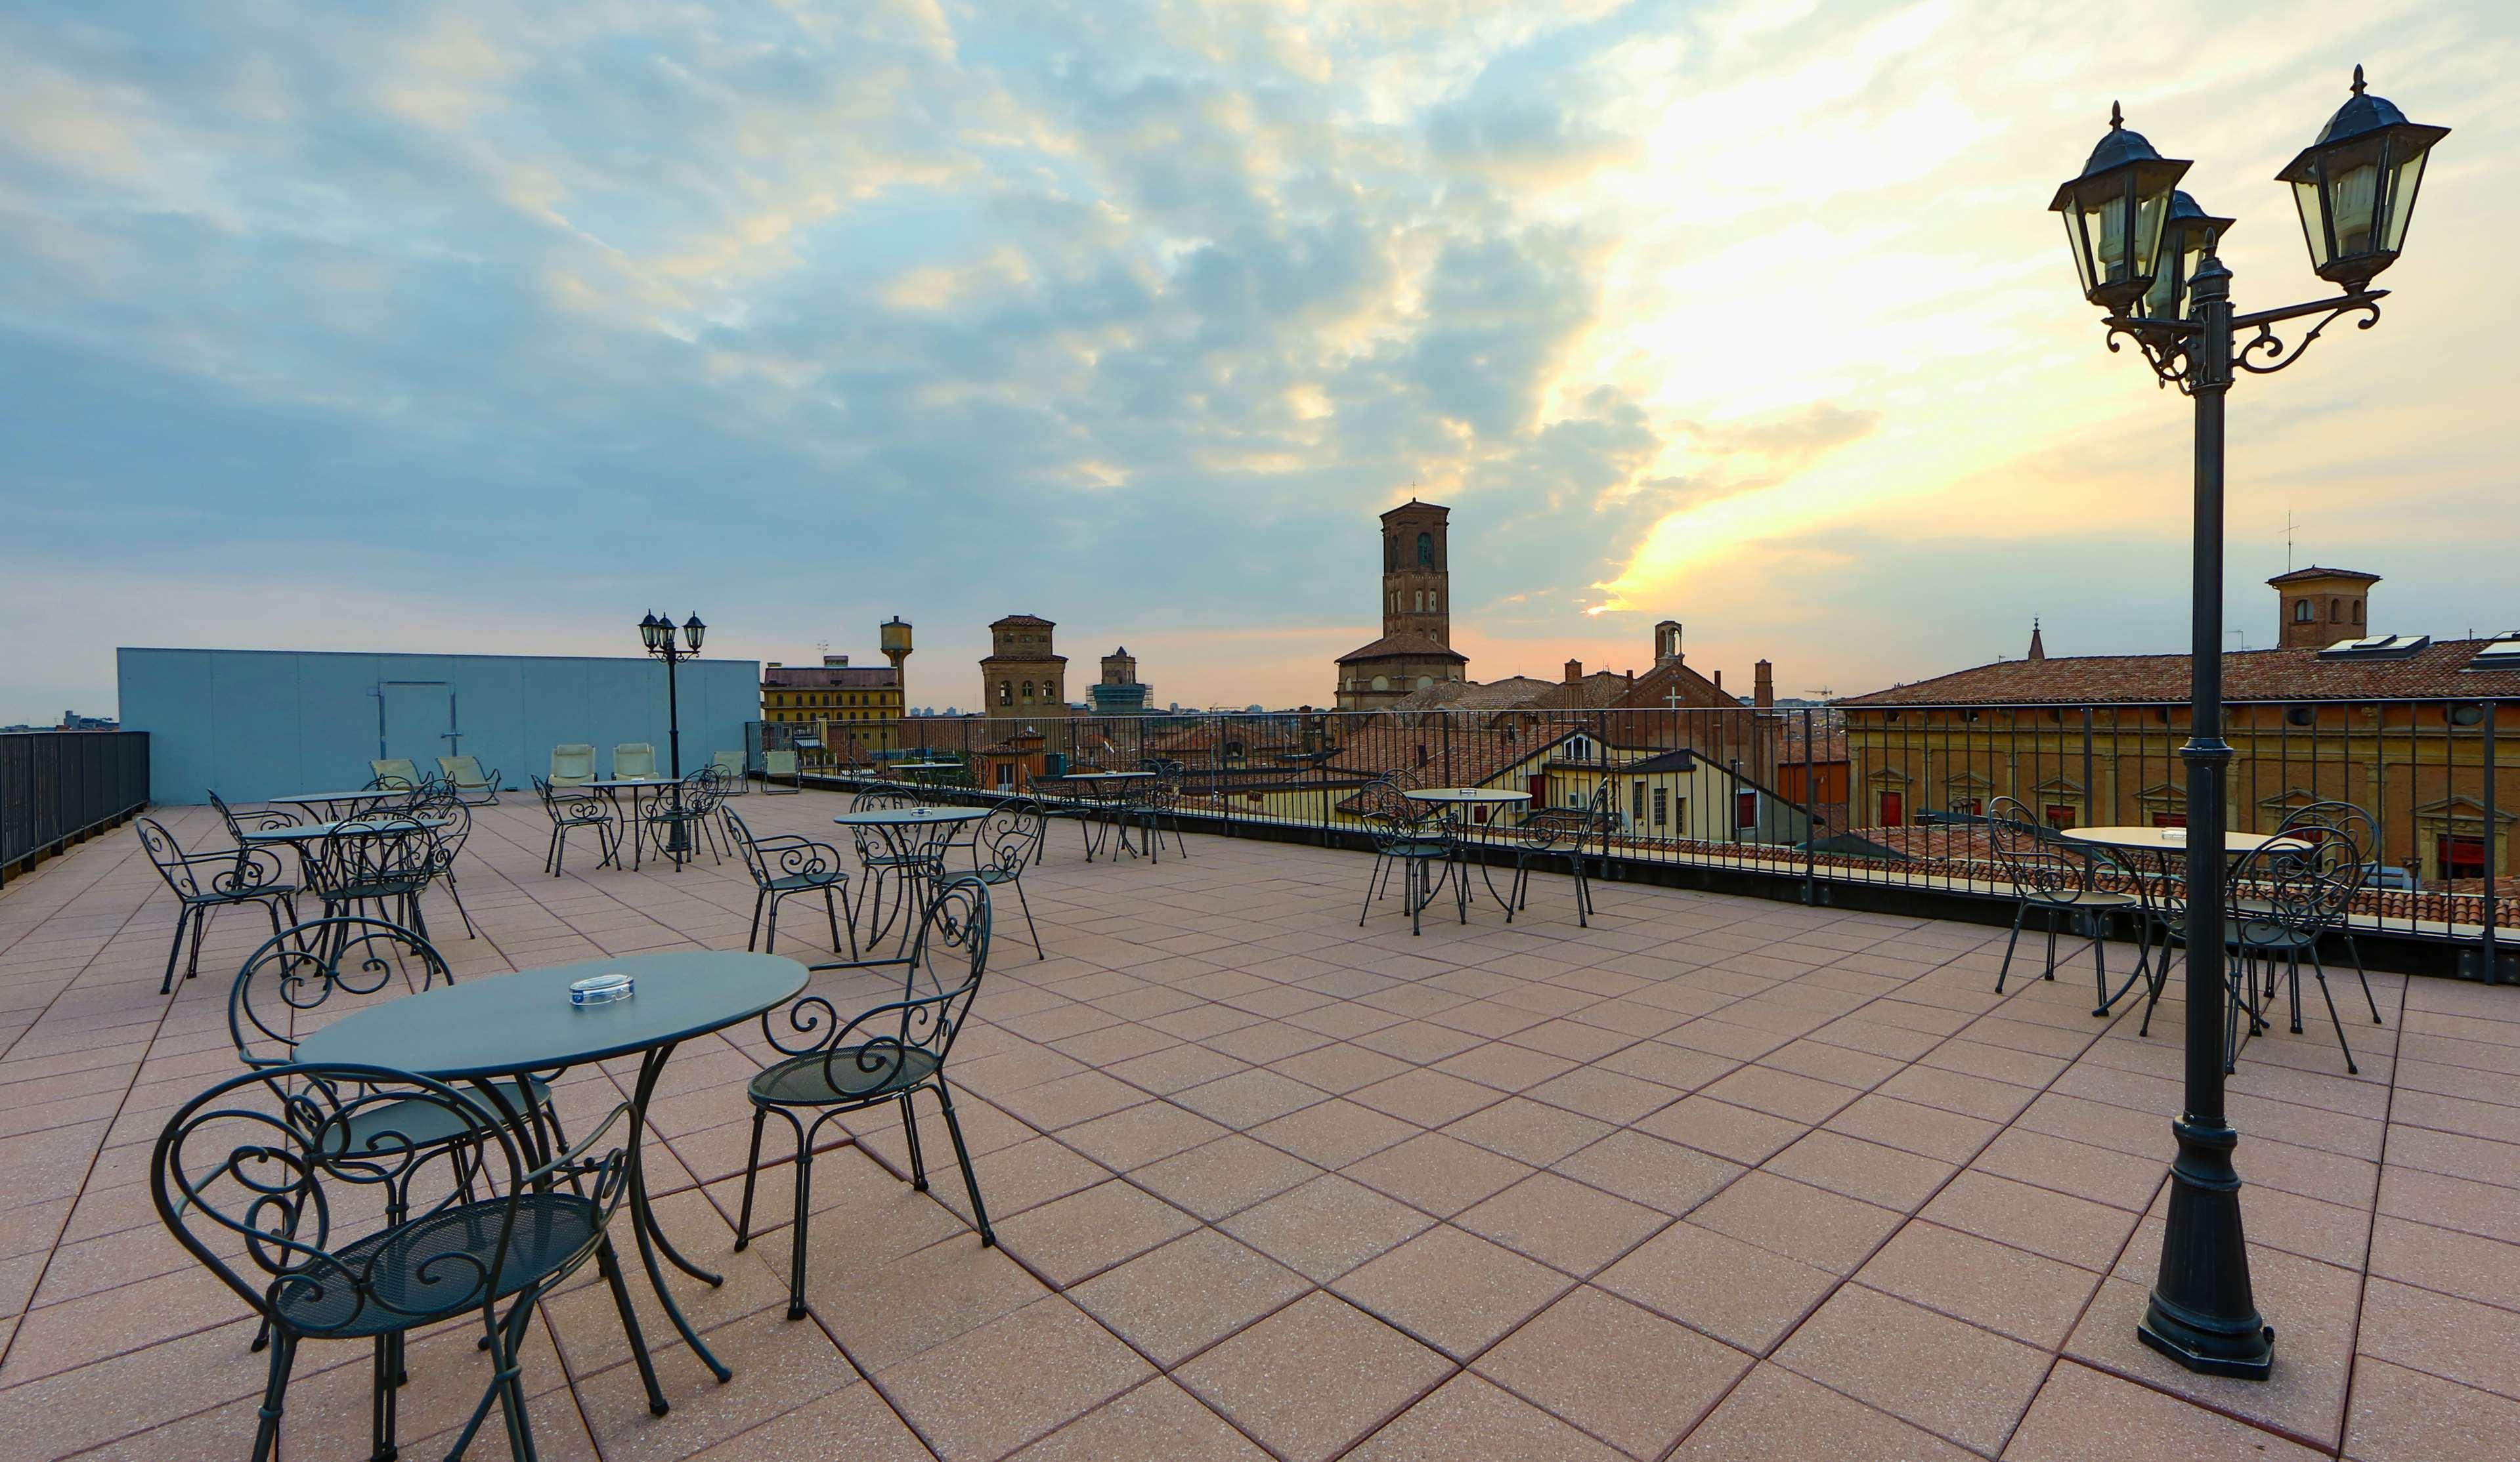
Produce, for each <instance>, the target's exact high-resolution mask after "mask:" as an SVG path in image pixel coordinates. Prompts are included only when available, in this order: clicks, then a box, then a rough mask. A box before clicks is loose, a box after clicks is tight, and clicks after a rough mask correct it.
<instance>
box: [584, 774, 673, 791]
mask: <svg viewBox="0 0 2520 1462" xmlns="http://www.w3.org/2000/svg"><path fill="white" fill-rule="evenodd" d="M577 785H579V786H581V787H604V788H606V789H607V790H610V789H614V788H620V787H678V786H681V785H682V778H680V777H678V776H607V777H606V778H605V779H603V780H602V781H581V782H579V783H577Z"/></svg>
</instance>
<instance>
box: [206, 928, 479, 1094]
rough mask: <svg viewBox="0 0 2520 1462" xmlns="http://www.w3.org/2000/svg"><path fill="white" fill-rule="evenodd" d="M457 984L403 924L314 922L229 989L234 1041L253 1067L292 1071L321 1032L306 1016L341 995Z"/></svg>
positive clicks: (241, 973)
mask: <svg viewBox="0 0 2520 1462" xmlns="http://www.w3.org/2000/svg"><path fill="white" fill-rule="evenodd" d="M454 983H455V976H454V974H453V973H452V972H451V971H450V970H448V968H447V967H446V958H445V956H444V955H442V954H440V953H437V948H436V946H434V945H432V944H430V943H429V942H428V941H427V940H426V939H423V938H421V937H420V936H419V935H418V934H415V933H413V932H412V931H411V930H409V929H406V928H404V927H403V926H402V925H400V924H395V923H388V922H387V921H385V920H383V919H375V918H366V917H362V916H358V915H344V916H340V917H336V918H323V919H314V920H311V921H309V922H307V923H303V924H299V925H298V926H296V927H295V928H293V929H289V930H286V931H284V932H282V933H279V934H275V935H273V936H272V937H271V938H269V939H267V940H265V941H263V943H262V947H261V948H260V949H257V950H255V951H254V952H253V953H251V954H249V955H248V956H246V961H245V964H244V967H242V968H241V969H239V970H238V971H237V978H236V984H235V985H234V986H233V987H231V988H230V989H229V991H228V1035H229V1037H230V1038H231V1039H233V1040H234V1041H236V1048H237V1055H238V1057H239V1058H240V1059H242V1060H243V1061H244V1062H245V1064H246V1065H248V1066H253V1067H268V1066H286V1065H288V1064H290V1063H291V1062H293V1061H294V1060H296V1059H297V1041H298V1039H299V1038H300V1037H301V1036H303V1035H305V1034H306V1033H307V1031H309V1030H311V1029H313V1027H312V1026H308V1025H305V1024H304V1021H305V1018H306V1013H307V1012H309V1011H314V1010H321V1009H323V1008H324V1007H325V1006H326V1005H328V1004H330V1003H331V1002H332V1001H333V999H334V997H341V998H342V999H344V1000H347V1001H350V1002H352V1003H356V1002H358V1001H360V1000H364V999H369V998H373V997H377V996H379V995H382V993H383V992H384V991H385V990H386V988H387V987H389V986H397V985H398V986H399V987H400V988H401V993H402V994H410V995H417V994H419V993H420V992H422V991H425V990H434V989H436V988H437V987H438V986H440V985H452V984H454ZM334 1013H335V1012H331V1011H327V1012H326V1014H327V1018H328V1019H329V1018H330V1017H331V1016H332V1015H333V1014H334Z"/></svg>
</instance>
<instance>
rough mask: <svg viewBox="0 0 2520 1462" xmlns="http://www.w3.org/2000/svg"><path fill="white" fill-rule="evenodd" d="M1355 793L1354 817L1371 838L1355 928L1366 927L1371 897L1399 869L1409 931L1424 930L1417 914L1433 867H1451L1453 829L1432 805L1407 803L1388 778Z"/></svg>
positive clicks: (1434, 875)
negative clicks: (1370, 867) (1370, 857)
mask: <svg viewBox="0 0 2520 1462" xmlns="http://www.w3.org/2000/svg"><path fill="white" fill-rule="evenodd" d="M1356 795H1357V798H1358V801H1359V804H1360V805H1359V807H1358V811H1357V816H1358V819H1359V820H1362V821H1363V822H1364V823H1365V829H1366V833H1367V835H1368V836H1370V837H1372V838H1373V872H1371V873H1370V874H1368V875H1367V877H1366V882H1365V906H1364V907H1363V908H1360V909H1358V910H1357V915H1356V926H1357V927H1358V928H1360V929H1362V928H1364V927H1365V920H1366V916H1367V915H1368V914H1371V913H1372V912H1373V901H1374V900H1376V899H1379V898H1381V897H1382V895H1383V894H1384V893H1385V892H1386V891H1387V890H1388V889H1389V888H1390V885H1391V870H1392V869H1393V868H1395V867H1397V868H1399V869H1401V870H1402V877H1401V884H1400V887H1401V894H1402V897H1403V898H1404V899H1405V900H1406V902H1407V903H1408V905H1409V932H1410V933H1411V934H1418V933H1422V932H1423V926H1422V918H1421V916H1422V915H1423V914H1424V913H1425V910H1426V906H1427V905H1429V904H1431V903H1433V902H1434V900H1435V890H1436V888H1437V887H1438V886H1439V884H1438V878H1439V874H1438V871H1437V870H1438V869H1444V868H1449V867H1450V866H1451V860H1452V856H1453V836H1452V832H1451V830H1450V828H1449V827H1448V826H1447V824H1446V823H1445V821H1444V820H1443V819H1442V818H1441V817H1439V816H1437V814H1436V809H1435V807H1434V805H1433V804H1431V803H1421V802H1412V801H1410V800H1409V798H1408V797H1406V796H1404V795H1403V794H1402V792H1401V789H1400V784H1399V783H1398V782H1395V781H1392V780H1390V779H1388V778H1385V779H1383V780H1380V781H1374V782H1369V783H1367V784H1366V785H1365V787H1364V788H1362V789H1361V790H1359V791H1358V792H1357V794H1356Z"/></svg>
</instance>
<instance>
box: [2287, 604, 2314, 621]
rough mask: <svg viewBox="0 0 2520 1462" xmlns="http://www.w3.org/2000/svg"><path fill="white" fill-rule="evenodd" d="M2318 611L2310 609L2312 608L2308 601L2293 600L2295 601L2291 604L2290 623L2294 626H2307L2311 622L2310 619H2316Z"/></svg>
mask: <svg viewBox="0 0 2520 1462" xmlns="http://www.w3.org/2000/svg"><path fill="white" fill-rule="evenodd" d="M2317 616H2318V610H2316V609H2314V608H2312V607H2311V605H2310V600H2308V599H2295V600H2293V603H2292V622H2293V623H2294V624H2308V623H2310V622H2311V620H2312V619H2314V618H2316V617H2317Z"/></svg>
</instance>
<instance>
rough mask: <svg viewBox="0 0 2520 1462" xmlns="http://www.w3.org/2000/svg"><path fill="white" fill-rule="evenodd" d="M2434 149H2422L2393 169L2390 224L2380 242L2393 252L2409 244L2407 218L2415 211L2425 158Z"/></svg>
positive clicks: (2390, 193) (2390, 194)
mask: <svg viewBox="0 0 2520 1462" xmlns="http://www.w3.org/2000/svg"><path fill="white" fill-rule="evenodd" d="M2432 151H2433V150H2432V149H2431V148H2423V149H2420V150H2418V151H2417V152H2416V153H2415V155H2413V156H2411V157H2408V158H2407V159H2405V160H2404V161H2401V162H2400V163H2398V165H2397V166H2396V167H2395V168H2394V169H2393V171H2395V172H2396V173H2397V176H2396V177H2395V178H2394V179H2392V180H2391V181H2390V183H2389V226H2388V228H2387V229H2386V230H2385V231H2384V233H2383V235H2382V238H2381V243H2380V246H2381V247H2382V248H2385V249H2387V250H2388V251H2389V252H2391V253H2397V252H2399V251H2400V250H2402V249H2404V248H2405V247H2406V246H2407V219H2408V217H2409V216H2411V215H2412V214H2413V213H2414V211H2415V190H2416V189H2417V188H2418V187H2420V186H2421V185H2422V183H2423V181H2424V159H2425V158H2426V157H2429V156H2431V155H2432Z"/></svg>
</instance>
